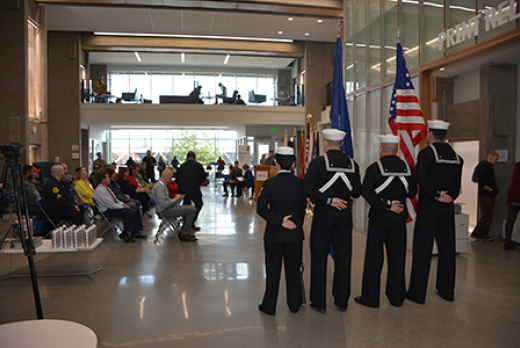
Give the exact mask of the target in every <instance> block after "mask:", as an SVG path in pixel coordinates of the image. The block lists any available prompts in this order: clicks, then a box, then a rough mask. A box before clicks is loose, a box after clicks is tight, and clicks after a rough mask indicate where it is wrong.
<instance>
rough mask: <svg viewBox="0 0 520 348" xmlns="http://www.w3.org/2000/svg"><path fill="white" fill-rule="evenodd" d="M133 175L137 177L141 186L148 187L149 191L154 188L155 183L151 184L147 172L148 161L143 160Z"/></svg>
mask: <svg viewBox="0 0 520 348" xmlns="http://www.w3.org/2000/svg"><path fill="white" fill-rule="evenodd" d="M131 175H133V176H134V177H135V179H136V180H137V182H138V183H139V185H141V187H144V188H146V189H148V191H151V190H152V188H153V184H150V179H149V177H148V174H147V173H146V162H141V163H140V164H139V165H138V166H137V167H136V168H135V171H134V172H133V174H131Z"/></svg>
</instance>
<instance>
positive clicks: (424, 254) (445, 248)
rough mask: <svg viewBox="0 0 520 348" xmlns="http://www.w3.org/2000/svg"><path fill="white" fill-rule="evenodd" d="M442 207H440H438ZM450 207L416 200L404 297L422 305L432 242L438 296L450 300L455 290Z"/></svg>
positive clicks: (453, 234) (424, 298)
mask: <svg viewBox="0 0 520 348" xmlns="http://www.w3.org/2000/svg"><path fill="white" fill-rule="evenodd" d="M441 204H442V205H441ZM453 209H454V208H453V204H444V203H433V204H423V205H421V202H420V201H419V208H418V210H417V219H416V222H415V229H414V233H413V260H412V276H411V278H410V287H409V289H408V293H407V298H409V299H411V300H412V301H414V302H417V303H421V304H424V303H425V301H426V289H427V286H428V277H429V274H430V263H431V259H432V249H433V239H434V238H435V240H436V242H437V248H438V249H439V255H438V264H437V281H436V284H435V288H436V289H437V290H438V291H439V293H440V295H441V296H442V297H443V298H445V299H447V300H453V297H454V290H455V256H456V254H455V214H454V210H453Z"/></svg>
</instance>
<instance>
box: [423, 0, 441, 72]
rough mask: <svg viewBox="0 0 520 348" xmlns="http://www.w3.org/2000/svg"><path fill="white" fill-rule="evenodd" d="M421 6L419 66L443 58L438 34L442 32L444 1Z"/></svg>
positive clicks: (432, 1) (434, 0)
mask: <svg viewBox="0 0 520 348" xmlns="http://www.w3.org/2000/svg"><path fill="white" fill-rule="evenodd" d="M421 6H422V7H421V16H422V17H421V64H426V63H428V62H431V61H433V60H435V59H439V58H442V57H443V50H442V49H441V50H439V33H440V32H442V31H443V30H444V0H429V1H428V2H426V3H424V2H423V3H422V4H421Z"/></svg>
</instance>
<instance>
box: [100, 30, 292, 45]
mask: <svg viewBox="0 0 520 348" xmlns="http://www.w3.org/2000/svg"><path fill="white" fill-rule="evenodd" d="M94 35H103V36H142V37H175V38H187V39H209V40H236V41H263V42H294V40H292V39H272V38H263V37H240V36H205V35H177V34H147V33H116V32H104V31H103V32H102V31H95V32H94Z"/></svg>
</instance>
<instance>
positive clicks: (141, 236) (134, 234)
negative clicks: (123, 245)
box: [132, 231, 146, 239]
mask: <svg viewBox="0 0 520 348" xmlns="http://www.w3.org/2000/svg"><path fill="white" fill-rule="evenodd" d="M132 238H136V239H146V234H142V233H141V232H139V231H135V232H132Z"/></svg>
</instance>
